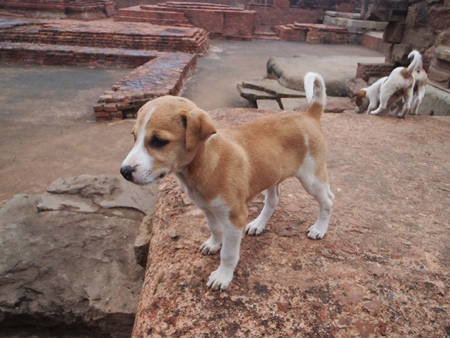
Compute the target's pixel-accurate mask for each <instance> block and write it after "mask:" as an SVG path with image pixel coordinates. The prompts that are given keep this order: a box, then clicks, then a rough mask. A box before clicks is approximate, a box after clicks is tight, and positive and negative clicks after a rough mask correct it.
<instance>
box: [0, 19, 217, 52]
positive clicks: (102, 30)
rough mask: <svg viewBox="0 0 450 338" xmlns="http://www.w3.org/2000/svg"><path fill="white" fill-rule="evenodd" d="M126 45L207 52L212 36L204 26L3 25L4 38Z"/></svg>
mask: <svg viewBox="0 0 450 338" xmlns="http://www.w3.org/2000/svg"><path fill="white" fill-rule="evenodd" d="M2 41H3V42H14V43H38V44H51V45H69V46H83V47H97V48H124V49H135V50H157V51H170V52H173V51H175V52H185V53H195V54H203V53H205V52H206V51H207V50H208V48H209V37H208V35H207V33H206V32H205V31H204V30H203V29H200V28H195V27H170V26H155V25H148V24H143V23H141V24H140V23H133V24H132V23H126V22H112V21H106V22H103V21H101V22H79V21H67V20H65V21H64V22H60V21H56V20H54V21H46V22H45V23H41V22H29V23H27V22H14V23H12V24H11V25H7V24H4V25H2V26H1V27H0V42H2Z"/></svg>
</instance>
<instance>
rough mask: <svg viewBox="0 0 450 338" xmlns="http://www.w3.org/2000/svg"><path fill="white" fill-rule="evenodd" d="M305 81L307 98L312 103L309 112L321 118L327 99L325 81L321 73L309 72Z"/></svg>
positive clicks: (318, 118)
mask: <svg viewBox="0 0 450 338" xmlns="http://www.w3.org/2000/svg"><path fill="white" fill-rule="evenodd" d="M303 83H304V85H305V93H306V98H307V100H308V102H309V103H310V106H309V109H308V114H309V115H311V116H312V117H314V118H316V119H317V120H320V117H321V116H322V113H323V109H324V108H325V104H326V101H327V93H326V89H325V82H324V81H323V78H322V76H320V75H319V74H317V73H312V72H309V73H307V74H306V75H305V77H304V78H303Z"/></svg>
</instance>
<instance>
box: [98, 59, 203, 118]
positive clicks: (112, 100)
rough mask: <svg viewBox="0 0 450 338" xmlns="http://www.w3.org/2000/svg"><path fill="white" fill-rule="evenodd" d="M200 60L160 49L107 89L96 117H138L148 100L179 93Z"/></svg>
mask: <svg viewBox="0 0 450 338" xmlns="http://www.w3.org/2000/svg"><path fill="white" fill-rule="evenodd" d="M196 64H197V57H196V56H195V55H191V54H184V53H159V54H157V55H156V58H154V59H152V60H151V61H149V62H147V63H146V64H144V65H142V66H140V67H138V68H136V69H135V70H133V71H132V72H131V73H130V74H129V75H127V76H126V77H125V78H124V79H122V80H121V81H119V82H117V83H116V84H115V85H114V86H113V87H112V90H110V91H106V92H105V93H104V95H102V96H101V97H100V99H99V100H98V102H97V104H96V105H95V106H94V113H95V118H96V120H112V119H122V118H129V117H135V116H136V113H137V111H138V110H139V108H141V107H142V106H143V105H144V104H145V103H146V102H148V101H150V100H152V99H154V98H157V97H160V96H164V95H178V94H179V93H180V91H181V87H182V85H183V81H184V79H185V78H186V77H188V76H189V75H190V74H191V73H192V72H193V70H194V69H195V67H196Z"/></svg>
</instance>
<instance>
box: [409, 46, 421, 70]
mask: <svg viewBox="0 0 450 338" xmlns="http://www.w3.org/2000/svg"><path fill="white" fill-rule="evenodd" d="M411 58H413V60H412V61H411V63H410V64H409V66H408V68H407V70H408V73H409V74H412V73H413V72H414V71H415V70H421V69H422V55H420V53H419V52H418V51H417V50H413V51H412V52H411V53H409V55H408V59H411Z"/></svg>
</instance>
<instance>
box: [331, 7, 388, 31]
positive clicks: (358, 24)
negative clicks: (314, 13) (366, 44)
mask: <svg viewBox="0 0 450 338" xmlns="http://www.w3.org/2000/svg"><path fill="white" fill-rule="evenodd" d="M359 17H360V14H359V13H342V12H334V11H326V12H325V15H324V18H323V23H324V24H325V25H329V26H339V27H345V28H347V29H348V31H349V32H355V33H356V32H359V33H363V32H367V31H383V30H384V28H385V27H386V25H387V24H388V23H387V22H381V21H371V20H360V19H359Z"/></svg>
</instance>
